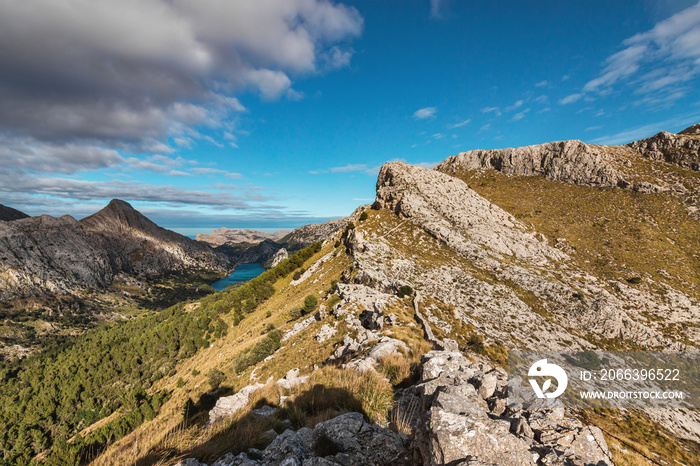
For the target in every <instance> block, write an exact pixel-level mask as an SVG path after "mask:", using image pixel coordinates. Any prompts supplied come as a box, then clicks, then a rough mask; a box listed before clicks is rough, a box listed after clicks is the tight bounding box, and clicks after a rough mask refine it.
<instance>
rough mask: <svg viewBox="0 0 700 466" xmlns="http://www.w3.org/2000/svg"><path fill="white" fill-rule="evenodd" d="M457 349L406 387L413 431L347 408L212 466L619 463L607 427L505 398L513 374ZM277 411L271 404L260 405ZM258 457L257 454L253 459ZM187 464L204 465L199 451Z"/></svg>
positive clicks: (402, 404) (432, 356)
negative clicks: (388, 425) (604, 431)
mask: <svg viewBox="0 0 700 466" xmlns="http://www.w3.org/2000/svg"><path fill="white" fill-rule="evenodd" d="M447 346H453V347H454V348H453V349H454V350H453V351H431V352H429V353H427V354H426V355H424V356H423V358H422V362H421V368H420V371H421V376H420V381H419V382H418V383H417V384H416V385H414V386H412V387H410V388H409V389H405V390H401V391H400V392H399V401H398V408H397V409H398V410H401V412H403V413H405V417H404V422H405V423H406V425H407V426H410V430H411V432H412V435H410V436H409V435H406V434H405V433H396V432H394V431H393V430H390V429H388V428H385V427H381V426H378V425H373V424H369V423H367V422H366V420H365V418H364V416H363V415H362V414H361V413H346V414H342V415H340V416H337V417H335V418H333V419H331V420H329V421H325V422H322V423H319V424H317V425H316V427H314V428H313V429H310V428H301V429H299V430H297V431H294V430H292V429H288V430H286V431H284V432H283V433H281V434H279V435H277V434H276V433H275V432H274V431H272V432H270V435H271V436H272V437H271V438H274V439H273V440H272V442H271V443H270V445H269V446H268V447H267V448H265V449H264V450H262V451H260V450H255V449H253V450H250V451H249V452H248V453H240V454H238V455H233V454H230V453H229V454H227V455H225V456H223V457H221V458H219V459H218V460H217V461H216V462H214V463H212V464H211V465H210V466H253V465H256V466H257V465H260V466H262V465H304V466H311V465H329V466H330V465H358V466H360V465H412V464H424V465H428V466H437V465H445V464H455V465H456V464H464V465H475V466H476V465H534V464H548V465H589V464H593V465H612V464H613V463H612V460H611V456H610V452H609V450H608V447H607V444H606V442H605V439H604V438H603V434H602V432H601V431H600V429H598V428H597V427H591V426H584V425H583V424H582V423H581V422H580V421H578V420H577V419H575V418H572V417H568V416H567V415H566V412H565V411H564V408H547V409H544V408H539V407H535V406H523V405H522V404H517V403H515V404H511V405H507V404H506V395H507V393H506V386H507V381H506V374H505V372H504V371H503V370H502V369H500V368H494V367H492V366H491V365H489V364H488V363H485V362H481V363H475V362H470V361H469V360H467V358H466V357H465V356H464V355H463V354H462V353H460V352H459V351H458V350H456V342H447ZM255 412H257V413H258V414H256V415H259V416H272V415H274V412H275V410H274V409H272V408H269V407H268V409H259V410H256V411H254V413H255ZM254 458H255V459H254ZM178 465H180V466H203V465H204V463H200V462H199V461H197V460H196V459H194V458H189V459H186V460H182V461H180V462H179V463H178Z"/></svg>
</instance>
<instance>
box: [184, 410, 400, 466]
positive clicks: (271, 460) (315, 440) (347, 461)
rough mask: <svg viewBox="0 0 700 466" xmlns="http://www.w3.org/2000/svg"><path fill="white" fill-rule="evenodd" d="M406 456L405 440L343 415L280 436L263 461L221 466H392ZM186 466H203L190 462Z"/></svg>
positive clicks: (234, 460)
mask: <svg viewBox="0 0 700 466" xmlns="http://www.w3.org/2000/svg"><path fill="white" fill-rule="evenodd" d="M405 453H406V448H405V447H404V444H403V440H402V439H401V437H400V436H399V435H398V434H396V433H394V432H392V431H391V430H389V429H385V428H383V427H380V426H377V425H372V424H368V423H367V422H366V421H365V420H364V417H363V416H362V414H360V413H346V414H341V415H340V416H337V417H335V418H333V419H331V420H328V421H326V422H322V423H319V424H317V425H316V427H315V428H314V429H313V430H312V429H309V428H307V427H303V428H301V429H299V430H298V431H296V432H295V431H293V430H291V429H288V430H286V431H284V432H283V433H282V434H280V435H279V436H277V437H276V438H275V439H274V440H273V441H272V443H271V444H270V445H268V447H267V448H265V450H264V451H263V452H262V459H261V460H250V459H249V458H248V456H247V455H245V454H243V453H242V454H240V455H238V456H233V455H232V454H228V455H226V456H223V457H221V458H219V460H217V462H216V463H214V464H216V465H217V466H243V465H246V466H247V465H259V466H263V465H265V466H272V465H275V466H280V465H298V466H302V465H303V466H311V465H336V466H338V465H347V466H365V465H392V464H397V460H398V459H399V458H400V457H401V456H402V455H404V454H405ZM184 461H191V463H183V464H182V466H200V463H198V462H196V460H194V459H192V458H190V459H188V460H184Z"/></svg>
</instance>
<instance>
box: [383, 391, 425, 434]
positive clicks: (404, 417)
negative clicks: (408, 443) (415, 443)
mask: <svg viewBox="0 0 700 466" xmlns="http://www.w3.org/2000/svg"><path fill="white" fill-rule="evenodd" d="M418 403H419V402H418V397H415V396H414V397H411V401H409V402H408V404H405V403H397V404H396V406H395V407H394V409H393V410H392V411H391V419H390V427H391V429H392V430H393V431H394V432H397V433H400V434H406V435H411V434H412V433H413V422H412V421H413V419H414V417H415V416H416V414H417V412H418Z"/></svg>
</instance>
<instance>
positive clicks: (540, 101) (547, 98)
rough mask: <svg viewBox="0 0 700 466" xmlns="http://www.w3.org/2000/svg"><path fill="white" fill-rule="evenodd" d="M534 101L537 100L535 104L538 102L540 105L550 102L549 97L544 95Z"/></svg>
mask: <svg viewBox="0 0 700 466" xmlns="http://www.w3.org/2000/svg"><path fill="white" fill-rule="evenodd" d="M534 100H535V102H537V103H538V104H546V103H547V102H549V97H547V96H546V95H544V94H542V95H541V96H539V97H535V99H534Z"/></svg>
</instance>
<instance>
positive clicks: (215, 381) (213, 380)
mask: <svg viewBox="0 0 700 466" xmlns="http://www.w3.org/2000/svg"><path fill="white" fill-rule="evenodd" d="M225 378H226V375H225V374H224V373H223V372H221V371H220V370H219V369H212V370H210V371H209V372H207V382H209V386H210V387H211V389H212V390H216V389H217V388H219V385H221V382H223V381H224V379H225Z"/></svg>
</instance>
